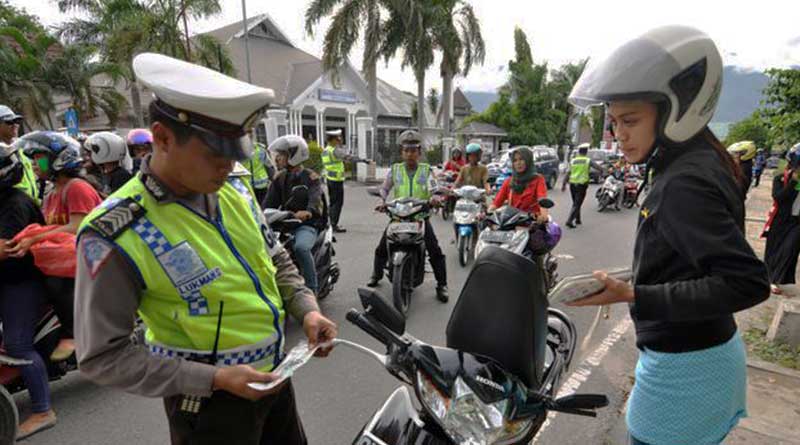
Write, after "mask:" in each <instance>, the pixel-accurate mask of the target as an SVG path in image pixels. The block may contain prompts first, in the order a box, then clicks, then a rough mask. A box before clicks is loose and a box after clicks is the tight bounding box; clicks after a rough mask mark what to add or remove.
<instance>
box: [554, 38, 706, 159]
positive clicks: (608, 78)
mask: <svg viewBox="0 0 800 445" xmlns="http://www.w3.org/2000/svg"><path fill="white" fill-rule="evenodd" d="M590 65H591V63H590ZM721 90H722V57H720V54H719V51H718V50H717V46H716V45H715V44H714V41H712V40H711V38H709V37H708V36H707V35H706V34H704V33H703V32H702V31H699V30H697V29H695V28H690V27H688V26H664V27H661V28H656V29H653V30H651V31H649V32H647V33H645V34H643V35H641V36H639V37H637V38H635V39H633V40H631V41H629V42H628V43H626V44H624V45H622V46H621V47H619V48H617V50H616V51H614V52H613V53H612V54H611V55H610V56H609V57H608V58H606V59H605V60H603V61H602V62H600V63H598V64H596V65H594V66H592V67H590V68H587V69H586V71H584V73H583V75H582V76H581V77H580V79H578V82H577V83H576V84H575V87H574V88H573V89H572V93H570V96H569V101H570V102H571V103H572V104H574V105H575V106H577V107H580V108H586V107H589V106H592V105H598V104H601V103H608V102H612V101H618V100H647V101H651V102H660V103H664V104H665V105H666V107H665V108H664V109H663V111H662V113H663V114H662V116H661V117H660V121H659V128H658V132H659V137H661V138H663V140H665V141H667V142H672V143H676V144H680V143H683V142H686V141H688V140H690V139H691V138H693V137H694V136H696V135H697V134H698V133H700V132H701V131H702V130H703V129H704V128H705V127H706V125H707V124H708V122H709V121H711V118H712V116H713V115H714V111H715V110H716V108H717V101H718V100H719V94H720V91H721Z"/></svg>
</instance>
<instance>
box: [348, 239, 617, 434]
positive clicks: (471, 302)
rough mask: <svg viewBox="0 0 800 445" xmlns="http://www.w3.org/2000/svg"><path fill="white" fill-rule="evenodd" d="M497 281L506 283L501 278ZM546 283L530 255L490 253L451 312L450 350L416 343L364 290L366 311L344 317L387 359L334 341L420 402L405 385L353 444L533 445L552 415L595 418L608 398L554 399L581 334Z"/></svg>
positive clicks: (477, 263) (492, 249)
mask: <svg viewBox="0 0 800 445" xmlns="http://www.w3.org/2000/svg"><path fill="white" fill-rule="evenodd" d="M498 275H502V276H504V277H508V279H506V280H497V276H498ZM543 279H544V277H543V274H542V272H541V269H539V268H538V267H537V266H536V265H535V264H534V263H533V262H531V261H530V260H528V259H527V258H525V257H523V256H520V255H516V254H514V253H512V252H510V251H507V250H504V249H500V248H497V247H488V248H487V249H486V250H485V251H483V252H482V253H481V254H480V255H479V256H478V258H477V259H476V260H475V265H474V267H473V269H472V270H471V271H470V274H469V277H468V278H467V281H466V283H465V285H464V288H463V289H462V292H461V295H460V296H459V299H458V302H457V303H456V305H455V307H454V310H453V313H452V315H451V317H450V320H449V322H448V325H447V331H446V333H447V347H439V346H434V345H430V344H427V343H424V342H422V341H420V340H418V339H416V338H414V337H413V336H412V335H411V334H409V333H407V332H406V329H405V320H404V318H403V316H402V315H401V314H400V313H398V312H397V311H395V310H394V309H393V308H392V307H391V306H389V305H388V304H387V303H386V302H385V301H384V300H383V299H382V298H381V297H380V295H378V294H377V293H375V292H374V291H371V290H367V289H359V290H358V293H359V297H360V300H361V305H362V307H363V308H364V310H363V311H358V310H356V309H351V310H350V311H349V312H348V313H347V317H346V318H347V320H348V321H349V322H351V323H353V324H354V325H356V326H357V327H359V328H360V329H361V330H363V331H364V332H366V333H367V334H369V335H370V336H372V337H373V338H375V339H376V340H378V341H379V342H380V343H382V344H383V345H384V346H385V347H386V353H385V354H381V353H380V352H378V351H374V350H372V349H369V348H367V347H365V346H362V345H360V344H357V343H353V342H349V341H346V340H338V341H337V343H339V344H341V345H342V346H346V347H351V348H353V349H356V350H358V351H359V352H362V353H364V354H367V355H368V356H370V357H371V358H373V359H375V360H377V361H378V362H379V363H381V365H383V366H384V367H385V369H386V370H387V371H388V372H389V373H390V374H391V375H392V376H394V377H395V378H397V379H398V380H400V381H401V382H403V383H405V384H406V385H408V386H409V387H411V389H412V391H413V394H414V396H415V398H416V400H417V402H418V403H417V404H414V403H413V402H412V396H411V393H410V391H409V390H408V388H407V387H406V386H401V387H399V388H398V389H396V390H395V391H394V392H393V393H392V394H391V395H390V396H389V398H388V399H387V400H386V402H385V403H384V404H383V406H382V407H381V408H380V409H378V410H377V411H376V412H375V414H374V415H373V416H372V417H371V418H370V420H369V421H368V422H367V423H366V424H365V426H364V427H363V428H362V430H361V431H360V432H359V434H358V436H357V437H356V438H355V440H354V441H353V444H354V445H388V444H392V445H412V444H414V445H417V444H419V445H422V444H426V445H454V444H459V445H461V444H465V445H466V444H475V445H490V444H496V445H500V444H508V445H511V444H527V443H530V441H531V440H532V439H533V438H534V436H535V435H536V433H537V432H538V431H539V429H540V428H541V427H542V425H543V424H544V421H545V420H546V418H547V414H548V412H549V411H558V412H563V413H568V414H575V415H582V416H590V417H595V416H596V415H597V413H596V410H597V409H599V408H602V407H605V406H607V405H608V399H607V398H606V396H604V395H599V394H594V395H593V394H576V395H569V396H565V397H560V398H556V394H557V393H558V390H559V388H560V385H561V383H562V379H563V377H564V375H566V372H567V370H568V369H569V366H570V363H571V361H572V358H573V354H574V352H575V350H576V343H577V332H576V328H575V325H574V324H573V323H572V321H571V320H570V319H569V317H567V315H566V314H564V313H563V312H561V311H558V310H556V309H553V308H549V307H548V306H549V303H548V300H547V293H546V292H545V286H544V281H543ZM487 295H492V298H487ZM475 332H483V333H484V334H485V335H475ZM417 406H419V407H417Z"/></svg>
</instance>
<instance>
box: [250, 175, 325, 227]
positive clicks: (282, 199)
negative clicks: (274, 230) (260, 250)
mask: <svg viewBox="0 0 800 445" xmlns="http://www.w3.org/2000/svg"><path fill="white" fill-rule="evenodd" d="M299 185H305V186H306V187H308V200H307V202H302V203H294V204H293V205H290V206H288V207H290V208H284V210H291V211H293V212H297V211H300V210H307V211H309V212H310V213H311V219H309V220H308V221H306V222H305V223H303V224H304V225H311V226H314V227H316V228H317V229H320V228H322V227H325V224H326V218H327V214H326V212H325V210H326V206H325V201H324V199H325V197H324V196H323V193H322V185H321V183H320V180H319V175H318V174H317V173H315V172H314V171H313V170H310V169H308V168H304V169H303V170H301V171H300V172H298V173H289V172H288V171H286V170H282V171H281V172H280V173H278V174H277V175H276V176H275V179H274V180H273V181H272V183H271V184H270V186H269V191H268V192H267V197H266V199H265V200H264V207H265V208H271V209H277V208H279V207H287V205H286V204H287V201H289V198H290V197H291V196H292V188H293V187H296V186H299Z"/></svg>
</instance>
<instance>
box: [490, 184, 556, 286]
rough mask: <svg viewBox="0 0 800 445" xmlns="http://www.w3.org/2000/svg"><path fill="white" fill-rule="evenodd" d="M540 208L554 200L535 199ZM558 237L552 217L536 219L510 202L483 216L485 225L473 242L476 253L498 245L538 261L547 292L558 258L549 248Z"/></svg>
mask: <svg viewBox="0 0 800 445" xmlns="http://www.w3.org/2000/svg"><path fill="white" fill-rule="evenodd" d="M539 205H540V206H541V207H542V208H545V209H549V208H552V207H554V206H555V203H554V202H553V201H551V200H550V199H548V198H543V199H541V200H539ZM560 240H561V227H559V225H558V224H557V223H555V222H554V221H552V220H550V221H548V222H546V223H538V222H536V220H535V219H534V217H533V215H531V214H529V213H527V212H523V211H521V210H519V209H517V208H514V207H511V206H503V207H500V208H499V209H497V210H495V211H494V212H492V213H490V214H489V215H487V217H486V227H485V228H484V229H483V231H482V232H481V234H480V237H479V238H478V243H477V245H476V246H475V253H476V255H480V253H481V252H482V251H483V250H484V249H486V248H488V247H489V246H495V247H500V248H501V249H504V250H508V251H509V252H513V253H515V254H517V255H521V256H524V257H526V258H528V259H530V260H533V261H535V262H541V267H542V269H543V270H544V271H545V283H546V285H547V286H546V289H547V291H548V292H549V291H550V289H552V288H553V287H554V286H555V285H556V282H557V281H558V273H557V270H558V258H557V257H556V256H554V255H551V251H552V250H553V249H554V248H555V246H556V245H558V242H559V241H560Z"/></svg>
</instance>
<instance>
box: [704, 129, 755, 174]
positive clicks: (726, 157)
mask: <svg viewBox="0 0 800 445" xmlns="http://www.w3.org/2000/svg"><path fill="white" fill-rule="evenodd" d="M700 138H701V140H702V141H703V142H705V143H706V144H707V145H710V146H711V148H713V149H714V151H715V152H716V153H717V156H719V159H720V162H722V164H723V165H724V166H725V167H726V168H727V169H728V171H729V172H730V174H731V175H732V176H733V179H735V180H736V183H737V184H739V185H742V186H743V185H744V184H745V181H746V178H745V177H744V173H743V172H742V169H741V168H739V165H738V164H736V161H734V160H733V156H731V155H730V153H728V150H726V149H725V146H724V145H722V142H720V141H719V139H717V136H716V135H715V134H714V132H712V131H711V129H710V128H708V127H706V128H705V129H703V132H702V133H700Z"/></svg>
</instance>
